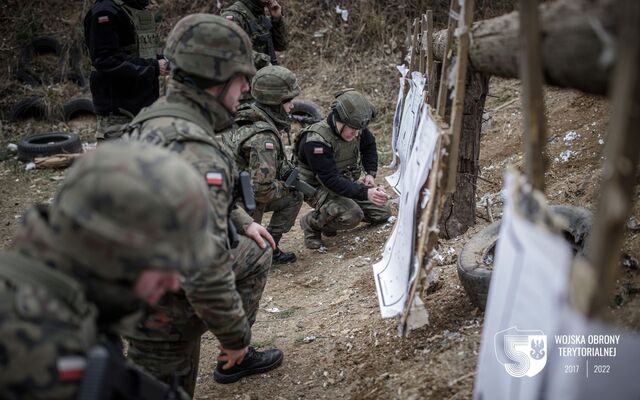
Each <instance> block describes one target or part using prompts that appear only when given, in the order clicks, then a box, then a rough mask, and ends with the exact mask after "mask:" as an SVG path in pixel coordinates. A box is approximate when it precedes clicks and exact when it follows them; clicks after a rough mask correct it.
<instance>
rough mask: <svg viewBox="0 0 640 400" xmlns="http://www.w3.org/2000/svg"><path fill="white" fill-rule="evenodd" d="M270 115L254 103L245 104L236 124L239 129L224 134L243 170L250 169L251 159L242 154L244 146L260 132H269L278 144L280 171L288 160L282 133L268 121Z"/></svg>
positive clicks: (237, 162)
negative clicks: (281, 136)
mask: <svg viewBox="0 0 640 400" xmlns="http://www.w3.org/2000/svg"><path fill="white" fill-rule="evenodd" d="M269 120H270V119H269V117H268V116H267V115H266V114H265V113H264V112H263V111H262V110H260V109H259V108H258V107H256V106H255V105H254V104H251V105H244V106H242V107H241V109H240V110H238V117H237V118H236V121H235V122H236V124H237V125H238V129H236V130H235V131H234V132H233V133H231V134H227V135H225V136H224V140H225V142H226V143H227V144H229V147H230V148H231V149H232V151H233V153H234V155H235V156H236V164H237V165H238V168H239V169H240V170H241V171H245V170H249V160H247V159H245V158H244V154H242V146H244V143H245V142H246V141H247V140H249V139H251V138H252V137H253V136H255V135H257V134H258V133H268V134H269V135H270V136H271V137H273V140H274V141H275V142H276V143H277V146H278V149H277V151H278V173H280V171H281V169H282V166H283V163H286V162H287V160H286V159H287V156H286V154H285V153H284V145H283V143H282V139H281V138H280V133H279V132H278V129H276V127H275V126H274V125H273V124H271V123H269V122H267V121H269Z"/></svg>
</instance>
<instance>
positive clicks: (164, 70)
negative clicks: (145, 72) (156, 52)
mask: <svg viewBox="0 0 640 400" xmlns="http://www.w3.org/2000/svg"><path fill="white" fill-rule="evenodd" d="M158 66H159V67H160V76H166V75H167V74H168V73H169V61H167V60H165V59H164V58H161V59H159V60H158Z"/></svg>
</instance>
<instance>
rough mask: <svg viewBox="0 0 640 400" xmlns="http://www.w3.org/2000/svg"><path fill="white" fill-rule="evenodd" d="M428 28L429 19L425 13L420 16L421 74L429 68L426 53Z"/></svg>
mask: <svg viewBox="0 0 640 400" xmlns="http://www.w3.org/2000/svg"><path fill="white" fill-rule="evenodd" d="M427 12H429V11H427ZM426 30H427V20H426V17H425V16H424V15H423V16H422V18H420V69H419V71H420V73H421V74H424V73H425V71H426V69H427V67H426V63H425V54H426V51H427V36H426Z"/></svg>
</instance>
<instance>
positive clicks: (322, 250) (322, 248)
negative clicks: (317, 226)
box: [316, 246, 327, 253]
mask: <svg viewBox="0 0 640 400" xmlns="http://www.w3.org/2000/svg"><path fill="white" fill-rule="evenodd" d="M316 251H317V252H318V253H326V252H327V248H326V247H324V246H320V248H319V249H318V250H316Z"/></svg>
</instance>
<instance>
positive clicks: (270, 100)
mask: <svg viewBox="0 0 640 400" xmlns="http://www.w3.org/2000/svg"><path fill="white" fill-rule="evenodd" d="M251 94H252V96H253V98H254V99H255V102H254V103H253V104H245V105H243V106H241V108H240V110H239V111H238V115H237V117H236V124H237V125H238V128H237V130H236V131H235V132H234V133H233V134H231V135H229V134H227V135H223V138H225V140H227V142H228V144H229V145H230V146H231V148H232V149H233V151H234V153H235V154H236V163H237V164H238V166H239V168H240V169H241V170H248V171H250V174H251V183H252V186H253V190H254V193H255V198H256V209H255V211H253V213H252V216H253V220H254V221H255V222H257V223H261V222H262V216H263V214H264V213H265V212H269V211H273V215H272V217H271V220H270V221H269V226H268V228H267V230H268V231H269V233H271V236H272V237H273V240H274V241H275V243H276V246H278V243H279V242H280V239H282V235H283V234H285V233H287V232H289V231H290V230H291V227H292V226H293V224H294V223H295V221H296V216H297V215H298V212H299V211H300V207H301V206H302V194H301V193H300V192H298V191H297V190H295V189H291V188H287V187H285V182H284V181H285V178H286V177H287V175H288V174H289V173H290V172H291V170H292V168H293V166H292V165H291V163H290V162H289V161H288V160H287V157H286V155H285V151H284V150H285V149H284V145H283V143H282V137H281V135H280V131H283V130H286V131H288V130H289V129H290V123H289V113H290V112H291V110H292V108H293V103H292V100H293V98H295V97H296V96H298V95H299V94H300V86H298V81H297V79H296V76H295V75H294V74H293V72H291V71H289V70H288V69H286V68H284V67H280V66H269V67H265V68H263V69H261V70H260V71H258V73H257V74H256V76H255V77H254V78H253V81H252V83H251ZM294 261H296V255H295V254H294V253H289V252H284V251H281V250H280V248H279V247H276V249H275V250H274V252H273V262H274V263H279V264H282V263H288V262H294Z"/></svg>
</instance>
